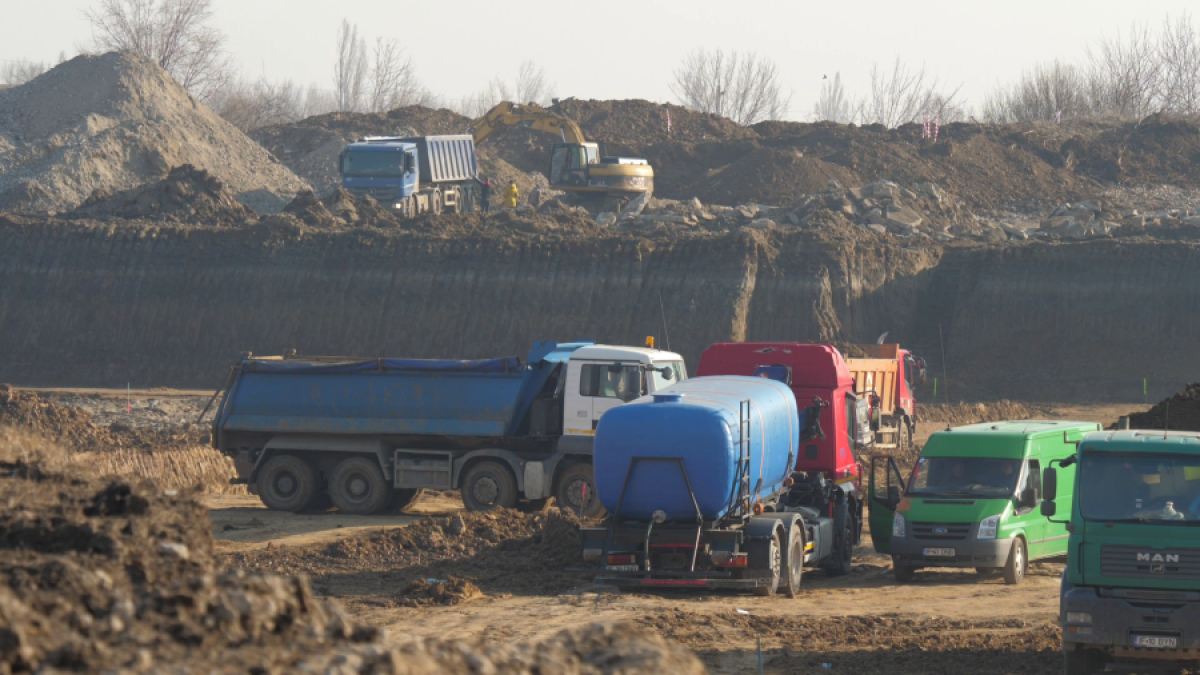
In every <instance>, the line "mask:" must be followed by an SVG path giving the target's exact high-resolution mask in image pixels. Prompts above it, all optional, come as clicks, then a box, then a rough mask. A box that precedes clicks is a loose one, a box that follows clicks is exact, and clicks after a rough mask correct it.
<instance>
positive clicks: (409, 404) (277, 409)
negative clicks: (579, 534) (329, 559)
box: [212, 339, 687, 516]
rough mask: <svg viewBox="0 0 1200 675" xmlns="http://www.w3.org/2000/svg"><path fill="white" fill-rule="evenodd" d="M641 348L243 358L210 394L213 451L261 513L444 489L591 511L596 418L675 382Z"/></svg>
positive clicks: (353, 506)
mask: <svg viewBox="0 0 1200 675" xmlns="http://www.w3.org/2000/svg"><path fill="white" fill-rule="evenodd" d="M647 342H648V345H649V346H647V347H644V348H642V347H622V346H609V345H597V344H594V343H591V342H571V343H555V342H553V341H542V342H537V343H535V344H534V345H533V348H532V349H531V350H530V352H529V355H528V357H527V358H526V359H525V360H524V361H522V360H521V359H519V358H516V357H507V358H498V359H488V360H479V361H437V360H419V359H383V358H377V359H362V358H347V357H313V356H285V357H278V356H276V357H254V356H252V355H250V354H246V355H244V356H243V357H242V358H241V359H240V360H239V361H238V363H237V364H236V365H235V366H234V367H233V369H232V371H231V373H230V376H229V378H228V380H227V382H226V385H225V386H224V387H223V388H222V392H220V393H222V394H223V395H222V397H221V401H220V404H219V405H218V407H217V409H216V413H215V417H214V420H213V433H212V438H213V446H214V447H215V448H217V449H218V450H220V451H221V452H222V453H224V454H226V455H228V456H230V457H232V458H233V459H234V464H235V466H236V468H237V473H238V477H237V478H235V479H234V482H236V483H241V484H245V485H248V486H249V488H250V491H251V493H253V494H256V495H258V496H259V497H260V498H261V499H262V501H263V504H265V505H266V506H267V507H268V508H271V509H278V510H284V511H293V512H295V511H302V510H306V509H314V508H327V507H328V506H329V505H330V504H332V505H334V506H337V508H338V509H339V510H340V511H342V512H345V513H354V514H373V513H379V512H381V511H383V510H385V509H387V508H389V507H392V508H398V507H403V506H404V505H407V504H408V503H410V502H412V501H413V500H414V499H416V497H417V496H418V494H419V493H420V491H421V490H423V489H438V490H452V489H457V490H460V491H461V494H462V499H463V502H464V503H465V504H466V506H467V508H468V509H470V510H472V511H486V510H490V509H494V508H498V507H505V508H514V507H517V508H528V509H538V508H540V507H542V506H544V505H545V503H546V501H547V500H548V499H549V498H551V497H553V498H555V499H556V500H557V502H558V504H559V506H560V507H562V508H567V509H570V510H572V511H575V512H576V513H579V514H581V515H582V516H598V515H601V514H602V513H603V509H602V507H601V505H600V502H599V500H598V499H596V489H595V481H594V478H593V474H592V445H593V438H594V435H595V432H596V427H597V424H598V423H599V421H600V419H601V417H602V416H603V415H604V414H605V413H606V412H607V411H609V410H610V409H612V408H616V407H618V406H620V405H622V404H624V403H626V402H628V401H632V400H634V399H636V398H638V397H639V396H642V395H645V394H649V393H653V392H655V391H659V390H661V389H663V388H665V387H667V386H669V385H670V384H674V383H676V382H679V381H680V380H684V379H686V378H687V370H686V369H685V367H684V363H683V358H682V357H680V356H679V355H678V354H675V353H672V352H666V351H660V350H657V349H654V348H653V346H652V344H653V340H652V339H648V340H647Z"/></svg>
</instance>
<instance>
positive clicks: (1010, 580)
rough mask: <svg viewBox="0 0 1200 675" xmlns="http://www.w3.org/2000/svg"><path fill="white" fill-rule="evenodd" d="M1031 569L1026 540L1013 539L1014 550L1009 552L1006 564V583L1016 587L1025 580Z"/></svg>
mask: <svg viewBox="0 0 1200 675" xmlns="http://www.w3.org/2000/svg"><path fill="white" fill-rule="evenodd" d="M1028 569H1029V553H1028V552H1027V551H1026V550H1025V540H1024V539H1022V538H1021V537H1014V538H1013V545H1012V548H1011V549H1009V552H1008V561H1007V562H1005V563H1004V583H1006V584H1008V585H1009V586H1015V585H1016V584H1019V583H1021V581H1022V580H1023V579H1024V578H1025V571H1026V570H1028Z"/></svg>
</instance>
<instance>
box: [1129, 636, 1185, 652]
mask: <svg viewBox="0 0 1200 675" xmlns="http://www.w3.org/2000/svg"><path fill="white" fill-rule="evenodd" d="M1133 646H1135V647H1153V648H1155V649H1175V648H1177V647H1179V638H1173V637H1162V636H1161V635H1134V636H1133Z"/></svg>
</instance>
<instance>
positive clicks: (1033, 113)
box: [982, 61, 1093, 124]
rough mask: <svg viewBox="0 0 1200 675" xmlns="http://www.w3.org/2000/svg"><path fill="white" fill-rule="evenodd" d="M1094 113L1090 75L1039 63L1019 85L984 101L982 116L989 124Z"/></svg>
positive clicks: (1061, 65)
mask: <svg viewBox="0 0 1200 675" xmlns="http://www.w3.org/2000/svg"><path fill="white" fill-rule="evenodd" d="M1092 110H1093V102H1092V100H1091V92H1090V89H1089V82H1088V79H1087V76H1086V75H1084V74H1083V73H1082V72H1081V71H1080V70H1079V68H1077V67H1075V66H1073V65H1071V64H1069V63H1062V62H1061V61H1055V62H1054V63H1051V64H1038V65H1037V66H1035V67H1034V68H1033V69H1032V70H1029V71H1026V72H1024V73H1022V74H1021V79H1020V81H1018V82H1017V84H1015V85H1013V86H1011V87H1008V88H1000V89H999V90H997V91H996V92H994V93H992V94H991V95H989V96H988V98H987V99H986V100H985V101H984V105H983V111H982V115H983V118H984V119H985V120H987V121H989V122H996V123H1000V124H1010V123H1013V122H1052V121H1054V120H1055V119H1056V117H1057V115H1058V114H1059V113H1060V112H1061V113H1062V114H1063V116H1064V117H1073V116H1078V115H1086V114H1089V113H1091V112H1092Z"/></svg>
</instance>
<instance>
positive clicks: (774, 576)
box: [746, 529, 783, 595]
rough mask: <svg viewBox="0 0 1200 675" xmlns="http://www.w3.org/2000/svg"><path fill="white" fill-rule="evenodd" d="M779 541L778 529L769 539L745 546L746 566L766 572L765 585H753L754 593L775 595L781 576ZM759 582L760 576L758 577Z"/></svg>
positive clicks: (781, 565) (781, 560) (781, 562)
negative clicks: (747, 558)
mask: <svg viewBox="0 0 1200 675" xmlns="http://www.w3.org/2000/svg"><path fill="white" fill-rule="evenodd" d="M781 548H782V547H781V546H780V541H779V530H778V529H777V530H775V532H774V533H772V534H771V538H770V539H765V540H759V541H752V542H750V544H749V545H748V546H746V552H747V554H748V557H749V560H747V561H746V562H747V563H748V564H747V565H746V566H747V567H749V568H750V569H752V570H755V571H757V572H760V573H761V572H767V575H766V578H765V581H766V584H765V585H760V586H755V587H754V594H755V595H775V592H776V591H778V590H779V581H780V577H782V576H783V551H782V550H781ZM758 578H759V579H760V583H761V581H762V580H763V578H762V577H758Z"/></svg>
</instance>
